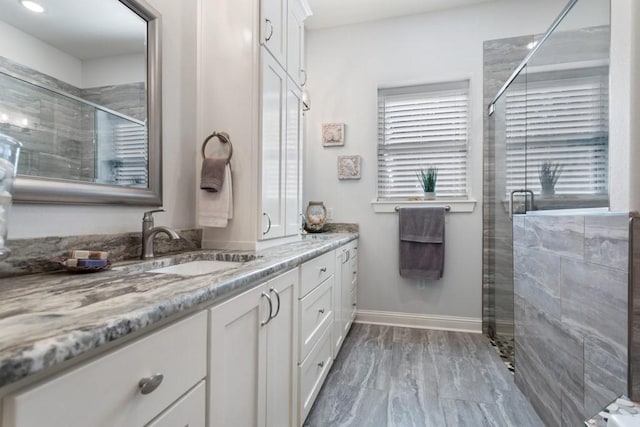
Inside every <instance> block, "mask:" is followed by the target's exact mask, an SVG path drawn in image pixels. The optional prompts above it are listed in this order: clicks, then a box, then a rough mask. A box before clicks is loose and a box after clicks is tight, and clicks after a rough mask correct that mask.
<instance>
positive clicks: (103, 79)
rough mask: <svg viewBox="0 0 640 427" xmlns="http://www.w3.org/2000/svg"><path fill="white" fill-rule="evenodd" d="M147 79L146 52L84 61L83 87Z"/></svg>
mask: <svg viewBox="0 0 640 427" xmlns="http://www.w3.org/2000/svg"><path fill="white" fill-rule="evenodd" d="M146 80H147V62H146V57H145V55H144V53H141V54H137V55H118V56H108V57H104V58H97V59H91V60H85V61H82V88H83V89H85V88H90V87H100V86H109V85H120V84H127V83H136V82H144V81H146Z"/></svg>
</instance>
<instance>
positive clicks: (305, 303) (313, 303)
mask: <svg viewBox="0 0 640 427" xmlns="http://www.w3.org/2000/svg"><path fill="white" fill-rule="evenodd" d="M333 292H334V289H333V276H331V277H329V278H328V279H327V280H325V281H324V282H323V283H322V284H321V285H320V286H318V287H317V288H315V289H314V290H313V291H312V292H311V293H309V295H307V296H305V297H304V298H303V299H302V300H300V358H299V360H300V361H303V360H304V359H305V358H306V357H307V355H308V354H309V352H310V351H311V349H312V348H313V346H314V345H315V344H316V343H317V342H318V340H319V339H320V337H321V336H322V335H323V334H324V331H325V330H327V329H331V325H333V316H334V312H333Z"/></svg>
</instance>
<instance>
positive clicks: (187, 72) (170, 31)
mask: <svg viewBox="0 0 640 427" xmlns="http://www.w3.org/2000/svg"><path fill="white" fill-rule="evenodd" d="M148 1H149V3H150V4H151V5H152V6H153V7H154V8H155V9H156V10H158V11H159V12H160V13H161V14H162V17H163V20H162V23H163V32H162V34H163V40H162V43H163V45H162V46H163V52H162V64H163V65H162V72H163V74H162V78H163V80H162V88H163V93H162V98H163V114H162V115H163V144H164V147H163V167H164V208H165V209H166V210H167V212H166V213H163V214H157V215H156V224H162V225H169V226H172V227H175V228H187V227H194V226H195V221H194V214H193V212H194V204H195V201H194V191H193V189H194V188H195V187H194V186H195V174H194V173H193V162H194V158H195V146H196V144H195V143H194V141H195V138H196V134H195V131H196V86H195V81H196V78H195V77H196V75H195V69H196V0H183V1H180V2H176V1H173V0H148ZM147 209H148V208H143V207H116V206H62V205H59V206H52V205H25V204H14V206H13V209H12V214H11V217H10V222H9V238H26V237H42V236H66V235H78V234H93V233H99V234H101V233H118V232H128V231H139V230H140V229H141V221H142V213H143V211H145V210H147Z"/></svg>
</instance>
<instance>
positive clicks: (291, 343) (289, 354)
mask: <svg viewBox="0 0 640 427" xmlns="http://www.w3.org/2000/svg"><path fill="white" fill-rule="evenodd" d="M267 287H268V290H269V294H270V295H271V298H272V299H273V298H274V296H275V300H274V301H273V303H274V308H273V310H274V314H273V319H272V320H271V321H270V322H269V324H268V325H267V426H268V427H285V426H293V425H294V424H295V422H296V420H297V409H298V405H297V396H298V395H297V393H296V385H297V378H298V371H297V369H296V355H297V336H298V328H297V318H296V313H297V304H298V269H295V270H292V271H290V272H288V273H285V274H283V275H281V276H279V277H277V278H275V279H273V280H271V281H269V282H267ZM276 292H277V294H276ZM276 313H277V315H276ZM294 337H296V338H295V339H294Z"/></svg>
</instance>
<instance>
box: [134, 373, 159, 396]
mask: <svg viewBox="0 0 640 427" xmlns="http://www.w3.org/2000/svg"><path fill="white" fill-rule="evenodd" d="M163 379H164V375H162V374H154V375H151V376H150V377H146V378H143V379H141V380H140V381H139V382H138V387H139V388H140V393H142V394H149V393H151V392H152V391H153V390H155V389H157V388H158V386H159V385H160V384H161V383H162V380H163Z"/></svg>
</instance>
